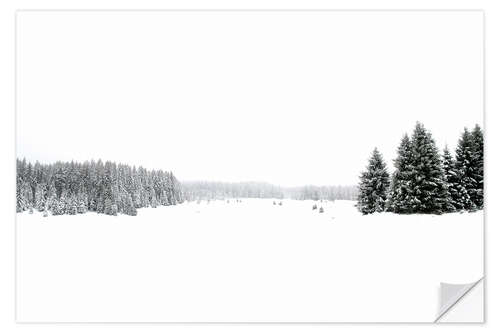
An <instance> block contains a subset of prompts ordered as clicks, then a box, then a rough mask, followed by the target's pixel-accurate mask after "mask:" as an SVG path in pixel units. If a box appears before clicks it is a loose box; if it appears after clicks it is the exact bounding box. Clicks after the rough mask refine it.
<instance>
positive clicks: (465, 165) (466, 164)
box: [455, 128, 478, 211]
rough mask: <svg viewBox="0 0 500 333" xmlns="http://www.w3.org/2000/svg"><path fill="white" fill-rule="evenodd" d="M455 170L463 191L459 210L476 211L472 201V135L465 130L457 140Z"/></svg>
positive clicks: (473, 174)
mask: <svg viewBox="0 0 500 333" xmlns="http://www.w3.org/2000/svg"><path fill="white" fill-rule="evenodd" d="M455 160H456V169H457V172H458V178H459V180H458V182H459V184H460V185H461V186H462V187H463V189H464V190H465V191H464V192H463V193H462V194H461V197H460V198H459V201H458V203H459V207H460V209H465V210H469V211H474V210H476V209H477V206H476V204H475V203H474V201H473V197H474V194H475V193H476V189H477V186H478V184H477V181H476V169H475V166H474V148H473V140H472V135H471V133H470V132H469V130H468V129H467V128H464V131H463V133H462V135H461V137H460V139H459V140H458V145H457V149H456V152H455Z"/></svg>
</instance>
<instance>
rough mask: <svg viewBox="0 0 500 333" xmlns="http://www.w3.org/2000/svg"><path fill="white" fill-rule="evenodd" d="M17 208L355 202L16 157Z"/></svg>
mask: <svg viewBox="0 0 500 333" xmlns="http://www.w3.org/2000/svg"><path fill="white" fill-rule="evenodd" d="M16 183H17V187H16V189H17V190H16V197H17V204H16V210H17V212H23V211H29V212H32V211H33V210H38V211H40V212H44V215H46V216H47V215H48V214H49V212H50V213H51V214H52V215H63V214H69V215H75V214H82V213H86V212H88V211H90V212H97V213H101V214H107V215H118V214H126V215H132V216H135V215H137V209H139V208H145V207H152V208H156V207H157V206H170V205H176V204H178V203H182V202H183V201H194V200H217V199H226V198H275V199H283V198H292V199H297V200H336V199H344V200H354V199H355V198H356V195H357V187H356V186H302V187H280V186H276V185H272V184H269V183H262V182H239V183H225V182H203V181H199V182H183V183H181V182H179V181H178V180H177V178H176V177H175V176H174V175H173V173H172V172H170V171H162V170H147V169H145V168H143V167H135V166H133V167H132V166H129V165H125V164H116V163H114V162H110V161H107V162H102V161H101V160H98V161H97V162H96V161H93V160H92V161H90V162H89V161H85V162H83V163H78V162H56V163H53V164H41V163H39V162H35V163H31V162H27V161H26V159H23V160H19V159H18V160H17V177H16Z"/></svg>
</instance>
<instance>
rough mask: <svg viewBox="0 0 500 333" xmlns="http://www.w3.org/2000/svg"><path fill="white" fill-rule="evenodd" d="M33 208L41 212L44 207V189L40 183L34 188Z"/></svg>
mask: <svg viewBox="0 0 500 333" xmlns="http://www.w3.org/2000/svg"><path fill="white" fill-rule="evenodd" d="M35 208H36V210H38V211H39V212H43V211H44V209H45V189H44V186H43V185H42V184H39V185H37V186H36V190H35Z"/></svg>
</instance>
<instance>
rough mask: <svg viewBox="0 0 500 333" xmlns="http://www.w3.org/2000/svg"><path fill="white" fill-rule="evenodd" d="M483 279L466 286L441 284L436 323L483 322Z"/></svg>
mask: <svg viewBox="0 0 500 333" xmlns="http://www.w3.org/2000/svg"><path fill="white" fill-rule="evenodd" d="M483 279H484V277H482V278H480V279H479V280H477V281H475V282H471V283H466V284H452V283H444V282H441V285H440V291H439V301H440V302H439V311H438V316H437V317H436V319H435V320H434V322H435V323H444V322H478V323H481V322H483V320H484V319H483Z"/></svg>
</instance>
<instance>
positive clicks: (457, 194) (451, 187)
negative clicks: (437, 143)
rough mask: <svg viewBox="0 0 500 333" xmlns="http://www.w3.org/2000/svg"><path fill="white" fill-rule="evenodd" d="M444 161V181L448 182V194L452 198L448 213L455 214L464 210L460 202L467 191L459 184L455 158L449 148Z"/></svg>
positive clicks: (445, 151)
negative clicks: (454, 212)
mask: <svg viewBox="0 0 500 333" xmlns="http://www.w3.org/2000/svg"><path fill="white" fill-rule="evenodd" d="M442 160H443V172H444V179H445V181H446V186H447V188H448V194H449V197H450V200H449V203H450V205H449V206H448V209H447V211H448V212H453V211H456V210H460V209H462V207H461V206H460V203H459V202H460V198H461V197H462V196H463V195H464V192H465V189H464V188H463V187H462V186H461V185H460V183H459V179H458V172H457V169H456V166H455V160H454V159H453V156H451V153H450V151H449V150H448V147H447V146H446V147H445V148H444V150H443V158H442ZM465 194H467V193H465Z"/></svg>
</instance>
